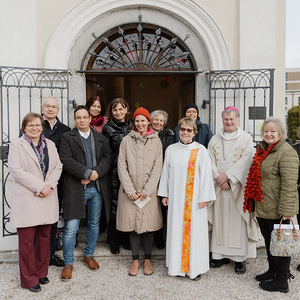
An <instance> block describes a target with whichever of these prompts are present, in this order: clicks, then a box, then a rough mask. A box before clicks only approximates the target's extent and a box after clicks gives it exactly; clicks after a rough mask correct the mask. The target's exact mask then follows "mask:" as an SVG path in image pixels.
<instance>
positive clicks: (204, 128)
mask: <svg viewBox="0 0 300 300" xmlns="http://www.w3.org/2000/svg"><path fill="white" fill-rule="evenodd" d="M183 117H188V118H191V119H192V120H193V121H194V122H196V125H197V131H198V132H197V133H196V135H195V136H194V137H193V141H195V142H198V143H200V144H201V145H203V146H204V147H205V148H207V146H208V143H209V141H210V139H211V138H212V136H213V134H212V132H211V130H210V128H209V126H208V125H207V124H205V123H202V122H201V121H200V117H199V109H198V106H197V105H196V104H195V103H189V104H187V105H186V106H185V107H184V111H183ZM173 131H174V142H175V143H177V142H178V141H179V131H178V125H177V126H175V127H174V128H173Z"/></svg>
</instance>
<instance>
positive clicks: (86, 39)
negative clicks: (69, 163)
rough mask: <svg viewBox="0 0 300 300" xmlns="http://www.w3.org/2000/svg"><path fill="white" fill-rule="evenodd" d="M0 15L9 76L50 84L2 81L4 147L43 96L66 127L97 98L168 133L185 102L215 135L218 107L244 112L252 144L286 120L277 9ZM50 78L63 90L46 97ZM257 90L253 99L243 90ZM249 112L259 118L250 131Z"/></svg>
mask: <svg viewBox="0 0 300 300" xmlns="http://www.w3.org/2000/svg"><path fill="white" fill-rule="evenodd" d="M0 7H1V9H0V44H1V47H0V66H11V67H13V68H12V69H10V70H9V72H12V73H13V75H14V76H15V74H16V73H17V72H15V69H14V68H21V69H22V68H23V69H22V71H24V68H25V67H26V68H27V67H29V68H32V69H31V70H30V71H28V70H27V71H26V72H27V73H30V72H31V73H30V74H32V73H34V74H35V75H37V74H38V75H41V74H44V72H46V71H45V69H47V70H48V71H47V72H46V73H47V75H49V77H47V78H46V76H44V77H43V78H42V79H39V80H38V81H35V83H34V84H35V87H37V85H38V84H37V82H39V87H42V88H40V89H38V90H35V89H34V84H32V83H31V84H30V86H29V87H28V84H27V85H26V84H24V86H26V87H27V88H28V89H29V91H28V89H27V90H26V91H24V90H23V89H20V88H19V89H18V87H16V86H14V87H13V85H12V84H11V85H10V84H9V80H8V81H7V82H6V83H5V82H4V79H3V77H2V80H3V82H2V90H1V93H2V94H1V95H2V97H1V101H2V102H1V103H2V104H1V105H2V111H5V113H3V116H4V117H3V123H2V125H1V126H2V128H1V130H2V132H5V134H6V131H9V132H10V136H9V139H8V140H12V139H13V138H16V137H17V136H18V129H19V123H18V122H15V123H14V124H12V122H10V123H9V125H7V121H8V120H9V119H12V118H13V117H14V115H13V113H14V108H15V109H16V112H15V113H16V114H17V117H16V118H17V119H18V120H20V119H21V118H22V117H23V116H24V114H25V113H26V112H28V110H29V109H30V110H35V111H38V112H40V104H41V102H42V101H43V99H44V98H45V97H47V96H48V95H49V94H53V95H55V96H58V98H59V99H60V101H61V106H62V108H63V109H62V112H61V116H60V117H61V119H62V120H63V121H64V122H65V123H69V125H70V126H73V122H72V115H73V104H75V103H77V104H84V103H85V102H86V100H87V98H88V97H90V96H91V95H94V94H98V95H100V96H101V97H102V98H103V99H104V101H105V104H108V102H109V101H110V100H112V99H113V98H114V97H124V98H125V99H126V100H127V101H128V102H129V104H130V106H131V109H132V110H134V109H135V108H136V107H138V106H139V105H141V106H144V107H147V108H148V109H149V110H150V111H152V110H155V109H165V110H166V111H167V112H168V113H169V114H170V121H169V125H170V127H173V126H174V125H175V124H176V122H177V120H178V118H180V117H181V116H182V110H183V107H184V105H185V104H186V103H189V102H195V103H197V104H198V106H199V107H200V108H201V109H200V116H201V119H202V121H203V122H206V123H209V124H210V125H211V127H212V129H213V131H214V132H216V131H217V130H218V128H220V126H221V123H220V121H221V118H220V112H221V111H222V109H223V108H224V106H225V105H235V106H237V107H238V108H239V109H240V111H241V112H243V113H242V115H241V123H242V124H243V126H242V127H243V128H244V129H245V130H247V131H249V132H251V133H252V134H253V136H254V137H255V136H256V133H257V132H258V127H259V124H261V122H262V119H263V117H266V116H268V115H270V114H273V115H275V116H277V117H279V118H280V119H282V120H284V117H285V114H284V111H285V110H284V104H283V101H282V100H281V99H283V98H284V84H285V77H284V74H285V43H284V42H282V41H285V1H284V0H275V1H274V0H265V1H259V0H228V1H223V0H213V1H211V0H194V1H191V0H159V1H158V0H147V1H144V0H135V1H133V0H118V1H115V0H84V1H81V0H65V1H58V0H43V1H40V0H14V1H9V0H0ZM57 70H61V73H63V74H64V75H63V76H64V80H65V82H67V85H66V87H65V86H64V84H63V83H62V84H61V85H51V86H50V87H48V88H46V87H45V86H44V85H43V83H44V82H48V81H51V80H52V79H50V77H51V76H54V75H53V74H56V72H57ZM234 70H237V71H238V72H235V71H234ZM240 70H244V71H243V72H241V71H240ZM255 70H260V71H259V72H257V74H258V75H255V74H256V73H255V72H256V71H255ZM261 70H262V71H261ZM269 70H271V71H270V72H269ZM218 71H222V72H221V73H218ZM225 71H226V72H227V73H226V72H225ZM214 72H215V73H214ZM225 73H226V74H227V75H226V76H227V77H226V81H225V80H224V78H225V77H223V75H222V74H225ZM269 73H270V74H271V75H270V76H271V79H270V77H269V75H268V74H269ZM5 74H6V77H7V74H9V73H8V72H7V73H5ZM51 74H52V75H51ZM266 74H267V75H266ZM50 75H51V76H50ZM30 76H31V75H30ZM32 76H33V75H32ZM55 76H56V75H55ZM55 76H54V81H53V82H55V83H56V82H57V81H58V80H57V78H56V79H55ZM264 76H267V78H268V79H267V80H265V77H264ZM51 78H52V77H51ZM212 78H213V79H212ZM257 78H260V80H257ZM258 81H259V83H257V82H258ZM262 81H263V82H264V83H263V84H262V83H261V82H262ZM18 82H19V81H18ZM212 82H214V84H215V85H214V88H213V85H212ZM18 84H20V83H18ZM259 84H260V86H259V87H260V90H254V89H251V88H249V87H252V88H253V87H254V86H256V87H257V85H259ZM13 88H17V90H16V91H12V89H13ZM20 90H21V92H19V91H20ZM220 90H221V92H222V93H219V92H220ZM250 90H251V91H250ZM212 91H214V92H213V93H212ZM249 93H251V100H250V98H249V97H250V96H249V95H250V94H249ZM20 94H21V96H20ZM224 95H225V96H224ZM14 99H18V101H17V100H14ZM28 99H29V100H28ZM20 100H22V101H20ZM70 100H71V101H70ZM14 101H16V102H14ZM9 105H11V109H10V110H9V111H10V113H9V114H6V110H7V108H8V106H9ZM14 105H15V107H14ZM256 107H258V108H261V112H262V114H261V117H260V120H258V121H257V122H256V119H257V116H258V110H257V111H256V113H255V108H256ZM253 108H254V117H253ZM255 116H256V117H255ZM8 127H9V128H8ZM4 140H5V138H4V137H2V146H3V145H4V144H5V143H7V141H5V143H4ZM8 142H9V141H8ZM3 161H4V160H3ZM4 162H5V161H4ZM4 164H5V163H4ZM1 180H2V183H3V182H4V181H5V187H3V186H4V184H2V204H3V205H2V206H1V210H2V211H1V218H2V220H1V221H2V222H1V223H0V229H1V234H0V250H8V249H16V248H17V243H16V236H15V235H12V234H11V233H13V232H14V229H12V228H10V227H9V216H8V217H7V214H9V188H10V182H11V179H10V178H9V175H8V170H5V168H4V167H3V168H2V173H1ZM3 189H5V194H4V192H3ZM3 195H4V196H3ZM3 216H5V218H4V217H3Z"/></svg>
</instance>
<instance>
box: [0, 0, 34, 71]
mask: <svg viewBox="0 0 300 300" xmlns="http://www.w3.org/2000/svg"><path fill="white" fill-rule="evenodd" d="M36 30H37V28H36V6H35V0H14V1H10V0H0V45H1V47H0V66H1V65H6V66H19V67H37V60H36V53H37V51H36V38H37V35H36Z"/></svg>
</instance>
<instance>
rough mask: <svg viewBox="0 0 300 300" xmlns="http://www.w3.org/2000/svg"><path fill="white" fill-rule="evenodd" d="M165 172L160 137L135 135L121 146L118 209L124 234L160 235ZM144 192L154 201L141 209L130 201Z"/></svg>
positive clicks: (119, 228) (126, 138)
mask: <svg viewBox="0 0 300 300" xmlns="http://www.w3.org/2000/svg"><path fill="white" fill-rule="evenodd" d="M161 170H162V146H161V141H160V139H159V137H158V134H157V133H154V134H152V135H145V136H141V135H140V133H138V132H135V131H133V130H132V131H131V132H130V133H129V134H128V135H127V136H125V137H124V138H123V140H122V142H121V145H120V153H119V160H118V174H119V178H120V181H121V186H120V189H119V199H118V208H117V229H118V230H120V231H135V232H136V233H138V234H140V233H143V232H150V231H156V230H158V229H160V228H161V227H162V214H161V205H160V201H159V198H158V197H157V186H158V181H159V178H160V174H161ZM135 192H143V193H144V194H146V195H147V196H149V197H150V198H151V200H150V201H149V202H148V203H147V204H146V205H145V206H144V207H143V208H142V209H140V208H138V206H137V205H136V204H134V201H133V200H130V199H129V197H130V196H131V195H132V194H134V193H135Z"/></svg>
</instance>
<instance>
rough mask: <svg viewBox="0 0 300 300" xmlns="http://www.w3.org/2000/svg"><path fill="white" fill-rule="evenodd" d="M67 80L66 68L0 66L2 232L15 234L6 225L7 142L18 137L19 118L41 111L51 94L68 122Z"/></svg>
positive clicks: (64, 120) (7, 212) (7, 202)
mask: <svg viewBox="0 0 300 300" xmlns="http://www.w3.org/2000/svg"><path fill="white" fill-rule="evenodd" d="M68 84H69V73H68V71H67V70H52V69H33V68H15V67H1V66H0V92H1V93H0V100H1V103H0V105H1V106H0V109H1V111H0V116H1V147H0V150H1V152H0V159H1V161H2V166H1V168H2V173H1V175H2V177H1V181H2V185H1V186H2V193H1V194H2V232H3V236H10V235H14V234H16V232H15V231H14V230H13V229H12V228H10V226H9V221H10V205H9V198H10V192H11V183H12V179H11V176H10V173H9V169H8V164H7V156H8V148H9V143H10V142H11V140H13V139H15V138H18V136H19V134H20V128H21V122H22V118H23V117H24V116H25V115H26V114H27V113H28V112H30V111H36V112H41V106H42V102H43V100H44V98H46V97H48V96H50V95H51V96H54V97H56V98H57V99H58V100H59V102H60V114H59V116H58V117H59V118H60V120H61V121H62V122H64V123H67V124H69V105H68V99H69V90H68Z"/></svg>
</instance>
